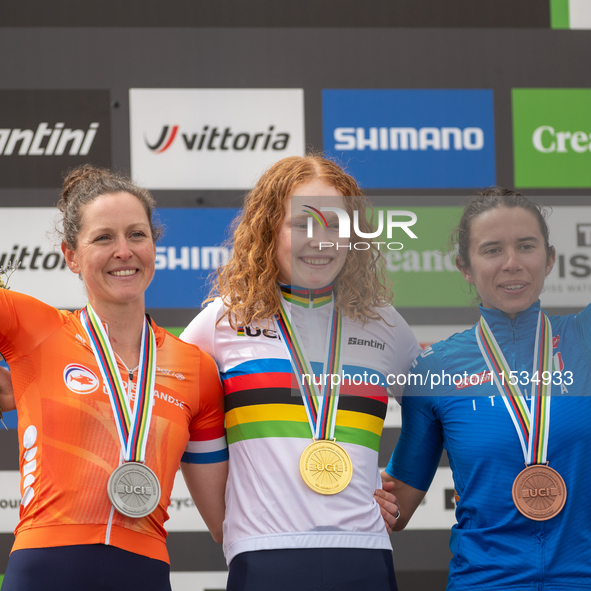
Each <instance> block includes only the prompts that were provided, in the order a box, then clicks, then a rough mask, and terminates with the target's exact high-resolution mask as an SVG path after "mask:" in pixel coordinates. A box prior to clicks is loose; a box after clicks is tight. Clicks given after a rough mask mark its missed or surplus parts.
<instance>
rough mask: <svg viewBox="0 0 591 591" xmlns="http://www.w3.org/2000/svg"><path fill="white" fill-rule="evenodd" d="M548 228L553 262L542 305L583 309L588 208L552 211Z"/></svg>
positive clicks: (589, 249) (589, 265)
mask: <svg viewBox="0 0 591 591" xmlns="http://www.w3.org/2000/svg"><path fill="white" fill-rule="evenodd" d="M548 224H549V226H550V244H552V245H554V247H555V249H556V262H555V263H554V268H553V269H552V271H551V273H550V274H549V275H548V277H547V278H546V283H545V287H544V292H543V293H542V296H541V298H540V299H541V300H542V305H543V306H545V307H552V306H554V307H575V308H584V307H585V306H586V305H587V304H588V303H589V301H590V299H591V207H584V206H582V207H567V206H556V207H552V214H551V215H550V217H549V218H548Z"/></svg>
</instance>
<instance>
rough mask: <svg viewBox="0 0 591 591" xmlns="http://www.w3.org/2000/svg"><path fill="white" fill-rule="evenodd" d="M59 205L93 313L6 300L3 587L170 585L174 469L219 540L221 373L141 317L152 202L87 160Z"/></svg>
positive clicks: (2, 327)
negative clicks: (8, 434)
mask: <svg viewBox="0 0 591 591" xmlns="http://www.w3.org/2000/svg"><path fill="white" fill-rule="evenodd" d="M58 207H59V209H60V211H61V212H62V216H61V234H62V251H63V253H64V256H65V260H66V262H67V264H68V267H69V268H70V270H71V271H72V272H74V273H77V274H79V275H80V277H81V278H82V280H83V281H84V285H85V287H86V290H87V293H88V300H89V303H88V305H87V306H86V307H85V308H84V309H83V310H79V311H77V312H74V313H71V312H66V311H59V310H56V309H54V308H52V307H50V306H47V305H45V304H43V303H42V302H40V301H38V300H35V299H33V298H31V297H28V296H25V295H23V294H19V293H17V292H15V291H7V290H0V352H1V353H2V355H4V357H5V358H6V360H7V362H8V364H9V365H10V368H11V377H12V385H13V388H14V399H15V401H16V408H17V411H18V417H19V424H18V437H19V446H20V467H21V494H22V504H21V510H20V522H19V525H18V526H17V528H16V531H15V535H16V541H15V544H14V547H13V550H12V553H11V556H10V559H9V562H8V568H7V572H6V576H5V578H4V583H3V591H15V590H21V589H26V590H27V591H35V590H37V589H39V590H41V589H42V590H43V591H48V590H56V591H57V590H58V589H59V590H60V591H63V590H64V589H76V590H77V591H78V590H80V589H84V590H85V591H88V590H94V589H97V590H98V589H115V590H117V589H121V590H123V589H125V590H126V591H128V590H129V589H140V588H141V589H142V590H147V589H150V590H154V591H163V590H169V589H170V582H169V565H168V554H167V551H166V544H165V537H166V532H165V530H164V527H163V525H164V522H165V521H166V519H167V518H168V515H167V513H166V509H167V507H168V505H169V504H170V493H171V490H172V486H173V482H174V478H175V474H176V471H177V469H178V466H179V462H182V463H181V467H182V470H183V474H184V476H185V480H186V482H187V485H188V487H189V490H190V492H191V495H192V496H193V499H194V501H195V503H196V505H197V507H198V508H199V510H200V512H201V514H202V516H203V518H204V520H205V522H206V523H207V525H208V527H209V528H210V530H211V532H212V535H213V537H214V539H216V541H221V524H222V520H223V516H224V500H223V494H224V487H225V482H226V476H227V449H226V444H225V437H224V425H223V421H224V416H223V405H222V393H221V387H220V384H219V379H218V375H217V369H216V366H215V363H214V362H213V360H212V359H211V357H209V356H208V355H206V354H204V353H202V352H201V351H200V350H199V349H198V348H197V347H194V346H193V345H189V344H186V343H183V342H181V341H180V340H178V339H176V338H175V337H173V336H172V335H170V334H168V333H167V332H166V331H164V330H163V329H161V328H159V327H158V326H156V325H155V324H154V322H153V321H152V320H151V319H150V317H149V316H147V315H146V314H145V305H144V292H145V290H146V288H147V287H148V285H149V284H150V281H151V280H152V277H153V275H154V261H155V253H156V247H155V242H156V240H157V238H158V236H159V233H160V229H159V228H158V227H157V226H156V225H155V224H154V222H153V220H152V213H153V209H154V201H153V199H152V197H151V195H150V194H149V193H148V192H147V191H146V190H144V189H141V188H139V187H137V186H135V185H134V184H133V183H131V182H130V181H129V180H128V179H125V178H122V177H120V176H117V175H115V174H113V173H111V172H110V171H107V170H102V169H96V168H93V167H91V166H84V167H81V168H79V169H76V170H74V171H72V173H70V175H69V176H68V177H67V178H66V180H65V182H64V189H63V196H62V199H61V200H60V202H59V204H58ZM0 384H1V382H0ZM0 388H2V386H1V385H0ZM3 389H4V390H6V384H5V385H4V388H3ZM2 396H3V398H2V400H3V401H4V403H6V407H7V408H6V409H7V410H8V409H9V408H10V403H9V402H7V396H6V393H4V394H3V395H2ZM169 398H173V399H175V400H178V401H179V404H178V405H176V404H169V403H168V402H167V400H168V399H169Z"/></svg>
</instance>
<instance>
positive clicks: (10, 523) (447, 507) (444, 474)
mask: <svg viewBox="0 0 591 591" xmlns="http://www.w3.org/2000/svg"><path fill="white" fill-rule="evenodd" d="M453 488H454V486H453V479H452V475H451V469H450V468H448V467H440V468H438V469H437V472H436V474H435V478H434V479H433V484H432V485H431V487H430V488H429V491H428V492H427V494H426V496H425V499H424V500H423V502H422V503H421V505H420V506H419V508H418V509H417V511H416V513H415V514H414V515H413V518H412V519H411V521H410V523H409V524H408V526H407V529H450V528H451V526H452V525H454V524H455V523H456V520H455V513H454V510H455V505H454V504H451V503H450V497H451V498H453V496H452V495H450V492H449V491H453ZM19 508H20V473H19V472H17V471H0V533H12V532H13V531H14V529H15V528H16V526H17V524H18V520H19ZM168 514H169V516H170V519H169V520H168V521H167V522H166V524H165V527H166V530H167V531H168V532H186V531H207V527H206V525H205V522H204V521H203V519H202V518H201V515H200V514H199V511H197V509H196V507H195V505H194V504H193V501H192V499H191V495H190V494H189V491H188V489H187V486H186V485H185V482H184V480H183V477H182V475H181V473H180V471H179V472H177V474H176V477H175V481H174V487H173V489H172V493H171V504H170V506H169V507H168Z"/></svg>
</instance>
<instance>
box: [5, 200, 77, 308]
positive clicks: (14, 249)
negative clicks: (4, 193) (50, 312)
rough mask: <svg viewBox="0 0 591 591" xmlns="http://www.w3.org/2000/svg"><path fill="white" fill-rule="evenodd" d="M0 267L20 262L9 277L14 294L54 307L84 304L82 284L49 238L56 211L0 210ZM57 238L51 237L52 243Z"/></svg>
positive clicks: (28, 208)
mask: <svg viewBox="0 0 591 591" xmlns="http://www.w3.org/2000/svg"><path fill="white" fill-rule="evenodd" d="M1 212H2V213H1V214H0V216H1V219H2V232H1V233H0V267H3V266H5V265H7V264H8V263H16V262H20V264H21V266H20V268H19V269H18V270H17V271H16V272H15V273H14V274H13V275H12V277H11V278H10V283H9V286H10V288H11V289H14V290H15V291H19V292H21V293H25V294H27V295H30V296H33V297H35V298H37V299H39V300H42V301H44V302H45V303H46V304H49V305H51V306H55V307H56V308H68V309H75V308H81V307H82V306H84V305H85V304H86V292H85V289H84V284H83V283H82V281H80V279H79V278H78V276H77V275H74V273H72V272H71V271H70V270H69V269H68V267H67V266H66V262H65V260H64V257H63V255H62V252H61V250H60V249H59V247H58V246H57V245H55V244H54V243H53V236H52V235H51V234H52V232H53V230H54V228H55V223H56V220H57V216H58V211H57V210H56V209H55V208H51V207H9V208H3V209H2V210H1ZM58 240H59V238H58V237H57V235H56V236H55V242H57V241H58Z"/></svg>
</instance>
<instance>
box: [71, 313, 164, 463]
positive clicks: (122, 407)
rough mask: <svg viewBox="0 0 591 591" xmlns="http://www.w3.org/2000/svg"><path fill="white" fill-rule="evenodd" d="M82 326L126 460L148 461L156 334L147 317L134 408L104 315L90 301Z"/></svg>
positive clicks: (154, 375)
mask: <svg viewBox="0 0 591 591" xmlns="http://www.w3.org/2000/svg"><path fill="white" fill-rule="evenodd" d="M80 320H81V322H82V326H83V327H84V330H85V331H86V334H87V335H88V338H89V340H90V346H91V348H92V352H93V353H94V357H95V359H96V361H97V363H98V366H99V369H100V372H101V375H102V377H103V381H104V383H105V385H106V387H107V392H108V394H109V400H110V401H111V409H112V410H113V415H114V417H115V425H116V426H117V433H118V434H119V441H120V442H121V449H122V450H123V459H124V460H125V461H126V462H144V460H145V456H146V444H147V442H148V431H149V428H150V420H151V418H152V406H153V402H154V386H155V383H156V337H155V336H154V331H153V330H152V327H151V326H150V324H149V322H148V319H147V318H145V319H144V327H143V330H142V344H141V350H140V359H139V366H138V377H137V381H136V399H135V405H134V407H133V411H132V409H131V404H130V400H128V398H127V395H126V392H125V386H124V385H123V381H122V380H121V376H120V374H119V370H118V368H117V360H116V358H115V353H114V352H113V349H112V347H111V343H110V342H109V337H108V336H107V333H106V332H105V329H104V327H103V324H102V322H101V320H100V318H99V317H98V316H97V315H96V312H95V311H94V310H93V309H92V306H91V305H90V304H87V306H86V308H85V309H84V310H82V312H81V313H80Z"/></svg>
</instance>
